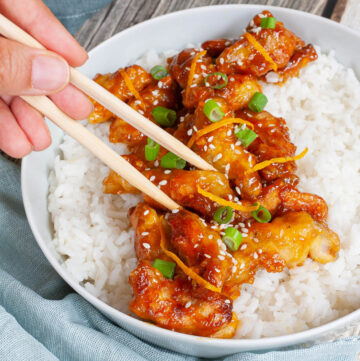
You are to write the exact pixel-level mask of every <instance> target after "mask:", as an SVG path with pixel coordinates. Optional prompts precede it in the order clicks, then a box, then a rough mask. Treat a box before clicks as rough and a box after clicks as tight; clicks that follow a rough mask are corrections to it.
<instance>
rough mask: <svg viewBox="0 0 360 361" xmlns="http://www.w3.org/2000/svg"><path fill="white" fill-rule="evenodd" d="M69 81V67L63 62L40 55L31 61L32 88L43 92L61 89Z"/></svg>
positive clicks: (52, 57)
mask: <svg viewBox="0 0 360 361" xmlns="http://www.w3.org/2000/svg"><path fill="white" fill-rule="evenodd" d="M68 81H69V66H68V65H67V63H66V62H65V60H62V59H59V58H56V57H54V56H46V55H41V56H38V57H36V58H34V59H33V61H32V71H31V83H32V86H33V88H35V89H39V90H45V91H56V90H60V89H62V88H63V87H64V86H65V84H66V83H67V82H68Z"/></svg>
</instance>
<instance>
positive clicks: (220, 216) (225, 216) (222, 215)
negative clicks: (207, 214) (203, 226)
mask: <svg viewBox="0 0 360 361" xmlns="http://www.w3.org/2000/svg"><path fill="white" fill-rule="evenodd" d="M233 214H234V211H233V210H232V208H231V207H229V206H226V207H220V208H218V209H217V210H216V211H215V213H214V215H213V219H214V221H216V222H218V223H221V224H227V223H229V222H230V221H231V220H232V218H233Z"/></svg>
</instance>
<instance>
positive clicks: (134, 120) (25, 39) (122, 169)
mask: <svg viewBox="0 0 360 361" xmlns="http://www.w3.org/2000/svg"><path fill="white" fill-rule="evenodd" d="M0 34H1V35H3V36H4V37H6V38H8V39H11V40H15V41H18V42H19V43H22V44H24V45H27V46H30V47H33V48H37V49H45V48H44V47H43V46H42V45H41V44H40V43H39V42H38V41H37V40H35V39H34V38H32V37H31V36H30V35H29V34H27V33H26V32H25V31H24V30H22V29H20V28H19V27H18V26H17V25H15V24H14V23H12V22H11V21H10V20H9V19H7V18H6V17H4V16H3V15H1V14H0ZM70 81H71V83H72V84H74V85H75V86H76V87H77V88H79V89H80V90H82V91H83V92H84V93H85V94H87V95H89V96H90V97H91V98H93V99H95V100H96V101H97V102H99V103H100V104H101V105H103V106H104V107H105V108H107V109H109V110H110V111H111V112H112V113H114V114H116V115H117V116H118V117H121V118H122V119H124V120H125V121H126V122H128V123H129V124H130V125H132V126H133V127H135V128H136V129H138V130H139V131H140V132H142V133H144V134H145V135H147V136H148V137H150V138H151V139H153V140H154V141H156V142H157V143H159V144H160V145H162V146H163V147H164V148H166V149H167V150H169V151H170V152H172V153H175V154H176V155H178V156H179V157H181V158H183V159H185V160H186V161H187V162H189V163H190V164H192V165H194V166H195V167H197V168H200V169H204V170H214V168H213V167H212V166H211V165H210V164H209V163H207V162H206V161H205V160H204V159H202V158H201V157H200V156H198V155H197V154H196V153H194V152H193V151H192V150H191V149H189V148H188V147H186V146H185V145H184V144H183V143H181V142H180V141H179V140H178V139H176V138H175V137H173V136H172V135H170V134H169V133H167V132H166V131H165V130H163V129H162V128H160V127H159V126H157V125H156V124H154V123H153V122H151V121H150V120H149V119H147V118H145V117H144V116H142V115H141V114H140V113H138V112H137V111H135V110H134V109H132V108H131V107H130V106H129V105H127V104H126V103H124V102H122V101H121V100H120V99H118V98H117V97H116V96H114V95H113V94H111V93H110V92H108V91H107V90H106V89H104V88H103V87H101V86H100V85H99V84H97V83H95V82H94V81H93V80H91V79H89V78H88V77H86V76H85V75H83V74H82V73H81V72H79V71H78V70H76V69H74V68H71V67H70ZM21 98H22V99H23V100H25V101H26V102H27V103H29V104H30V105H31V106H32V107H33V108H35V109H37V110H38V111H39V112H40V113H42V114H43V115H45V116H46V117H47V118H48V119H50V120H51V121H53V122H54V123H55V124H56V125H57V126H58V127H60V128H61V129H62V130H63V131H64V132H65V133H67V134H69V135H70V136H71V137H73V138H74V139H75V140H77V141H78V142H79V143H80V144H81V145H82V146H84V147H85V148H87V149H88V150H89V151H90V152H91V153H93V154H94V155H95V156H96V157H97V158H99V159H100V160H101V161H103V162H104V163H105V164H106V165H107V166H108V167H110V168H111V169H113V170H114V171H115V172H117V173H118V174H119V175H120V176H121V177H122V178H124V179H125V180H126V181H128V182H129V183H130V184H132V185H133V186H134V187H136V188H137V189H139V190H141V192H143V193H145V194H147V195H148V196H149V197H151V198H153V199H154V200H156V201H157V202H158V203H160V204H162V205H163V206H165V207H166V208H168V209H170V210H174V209H177V208H180V206H179V205H178V204H177V203H176V202H174V201H173V200H172V199H171V198H170V197H169V196H168V195H166V194H165V193H164V192H163V191H161V190H160V189H159V188H158V187H156V186H155V185H154V184H153V183H152V182H150V181H149V180H148V179H147V178H146V177H145V176H144V175H143V174H142V173H140V172H139V171H138V170H137V169H136V168H135V167H133V166H132V165H131V164H130V163H128V162H127V161H126V160H125V159H123V158H122V157H121V156H120V155H118V154H117V153H116V152H115V151H113V150H112V149H111V148H110V147H109V146H108V145H106V144H105V143H104V142H102V141H101V140H100V139H99V138H97V137H96V136H95V135H94V134H93V133H91V132H90V131H89V130H88V129H86V128H85V127H83V126H82V125H81V124H80V123H78V122H76V121H75V120H74V119H72V118H70V117H69V116H67V115H66V114H65V113H64V112H62V111H61V110H60V109H59V108H58V107H57V106H56V105H55V104H54V103H53V102H52V101H51V100H50V99H49V98H48V97H46V96H21Z"/></svg>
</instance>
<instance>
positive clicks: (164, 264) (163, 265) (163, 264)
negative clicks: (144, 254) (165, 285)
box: [153, 258, 176, 279]
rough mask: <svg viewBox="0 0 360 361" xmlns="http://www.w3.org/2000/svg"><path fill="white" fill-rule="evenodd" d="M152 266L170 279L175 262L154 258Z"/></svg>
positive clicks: (173, 271)
mask: <svg viewBox="0 0 360 361" xmlns="http://www.w3.org/2000/svg"><path fill="white" fill-rule="evenodd" d="M153 267H154V268H156V269H157V270H159V271H160V272H161V274H162V275H163V276H164V277H166V278H170V279H172V278H173V277H174V273H175V267H176V263H174V262H168V261H164V260H162V259H159V258H156V260H155V261H154V263H153Z"/></svg>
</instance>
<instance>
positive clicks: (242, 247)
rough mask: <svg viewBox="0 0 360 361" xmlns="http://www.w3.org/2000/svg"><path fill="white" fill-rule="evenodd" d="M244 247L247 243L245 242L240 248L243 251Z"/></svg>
mask: <svg viewBox="0 0 360 361" xmlns="http://www.w3.org/2000/svg"><path fill="white" fill-rule="evenodd" d="M246 247H247V244H246V243H245V244H243V245H242V246H241V247H240V250H241V251H243V250H244V249H246Z"/></svg>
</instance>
